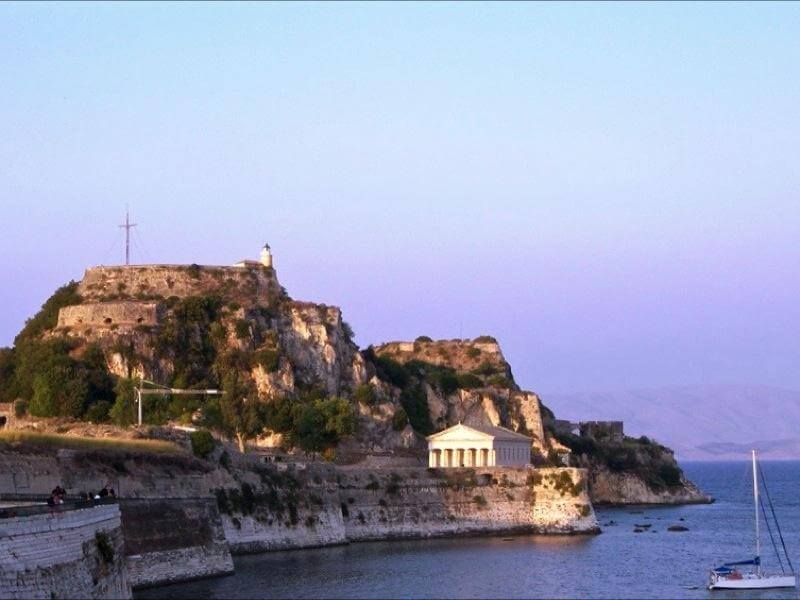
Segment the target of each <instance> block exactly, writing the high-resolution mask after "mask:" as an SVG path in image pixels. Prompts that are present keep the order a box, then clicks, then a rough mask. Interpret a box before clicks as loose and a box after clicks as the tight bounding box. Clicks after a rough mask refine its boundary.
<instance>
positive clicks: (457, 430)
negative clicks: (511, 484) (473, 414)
mask: <svg viewBox="0 0 800 600" xmlns="http://www.w3.org/2000/svg"><path fill="white" fill-rule="evenodd" d="M459 435H461V436H463V437H465V438H467V439H469V438H470V437H472V438H475V437H479V438H490V439H493V440H506V441H510V442H522V441H526V442H531V441H532V439H533V438H530V437H528V436H527V435H522V434H521V433H517V432H516V431H511V430H510V429H506V428H505V427H499V426H495V425H464V424H463V423H459V424H458V425H453V426H452V427H448V428H447V429H445V430H443V431H440V432H438V433H434V434H433V435H429V436H428V437H427V438H425V439H427V440H428V441H431V440H437V439H442V438H444V437H454V436H456V437H457V436H459Z"/></svg>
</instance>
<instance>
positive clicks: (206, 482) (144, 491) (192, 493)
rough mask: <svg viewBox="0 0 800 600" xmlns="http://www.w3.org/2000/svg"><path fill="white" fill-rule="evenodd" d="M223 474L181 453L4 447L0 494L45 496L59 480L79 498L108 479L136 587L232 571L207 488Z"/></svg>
mask: <svg viewBox="0 0 800 600" xmlns="http://www.w3.org/2000/svg"><path fill="white" fill-rule="evenodd" d="M225 473H226V472H225V471H216V470H213V469H211V468H210V467H209V466H208V465H207V464H205V463H203V462H201V461H199V460H195V459H193V458H191V457H188V456H181V455H177V456H169V455H146V454H145V455H139V456H133V455H126V454H122V453H119V454H117V453H101V452H75V451H66V450H60V451H58V452H57V453H50V452H32V453H24V452H0V499H3V498H14V497H37V496H38V497H44V496H46V495H48V494H49V493H50V490H51V489H52V488H53V487H54V485H55V484H56V483H59V484H61V485H62V486H63V487H64V488H65V489H66V490H67V494H68V495H70V496H72V497H77V495H78V494H79V493H80V492H82V491H89V492H96V491H97V490H99V489H101V488H102V487H103V486H104V485H106V484H110V485H111V486H112V487H113V488H114V489H115V490H116V492H117V494H118V496H119V497H120V505H119V508H120V510H121V512H122V532H123V534H124V537H125V544H124V546H120V549H119V556H120V557H124V559H125V560H126V561H127V564H128V565H129V566H130V572H129V574H128V575H127V576H126V578H127V579H128V580H129V581H130V585H131V586H133V587H134V588H137V587H143V586H148V585H155V584H160V583H168V582H175V581H185V580H188V579H195V578H197V577H208V576H212V575H223V574H226V573H231V572H233V563H232V560H231V555H230V550H229V549H228V545H227V543H226V540H225V535H224V532H223V530H222V524H221V522H220V519H219V513H218V511H217V507H216V502H215V501H214V499H213V497H212V495H211V493H210V492H209V489H210V487H213V484H212V483H210V482H211V481H215V477H218V476H224V474H225ZM115 508H116V507H115Z"/></svg>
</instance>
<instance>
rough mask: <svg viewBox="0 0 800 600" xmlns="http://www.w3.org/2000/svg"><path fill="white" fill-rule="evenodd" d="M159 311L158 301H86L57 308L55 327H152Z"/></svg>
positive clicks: (156, 322)
mask: <svg viewBox="0 0 800 600" xmlns="http://www.w3.org/2000/svg"><path fill="white" fill-rule="evenodd" d="M160 312H163V311H160V310H159V305H158V303H156V302H152V301H150V302H133V301H129V300H117V301H112V302H87V303H85V304H77V305H74V306H67V307H64V308H62V309H61V310H59V312H58V325H57V327H78V328H80V327H107V328H116V327H136V326H137V325H144V326H149V327H153V326H155V325H157V324H158V322H159V313H160Z"/></svg>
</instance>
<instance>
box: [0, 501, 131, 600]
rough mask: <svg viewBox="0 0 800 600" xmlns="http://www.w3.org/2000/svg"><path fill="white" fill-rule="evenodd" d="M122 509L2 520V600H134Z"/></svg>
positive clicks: (101, 508) (103, 508) (99, 508)
mask: <svg viewBox="0 0 800 600" xmlns="http://www.w3.org/2000/svg"><path fill="white" fill-rule="evenodd" d="M130 597H131V585H130V581H129V579H128V572H127V563H126V561H125V556H124V553H123V536H122V528H121V523H120V511H119V507H118V506H117V505H114V504H112V505H101V506H95V507H90V508H82V509H77V510H68V511H64V512H53V513H49V512H47V513H44V514H34V515H30V516H21V517H14V518H5V519H0V598H9V599H12V598H13V599H16V598H130Z"/></svg>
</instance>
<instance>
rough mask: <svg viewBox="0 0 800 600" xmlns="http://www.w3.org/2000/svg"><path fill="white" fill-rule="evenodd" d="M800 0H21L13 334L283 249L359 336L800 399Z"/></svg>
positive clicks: (575, 377)
mask: <svg viewBox="0 0 800 600" xmlns="http://www.w3.org/2000/svg"><path fill="white" fill-rule="evenodd" d="M798 64H800V5H798V4H771V5H751V4H727V5H718V4H662V5H659V4H656V5H653V4H649V5H648V4H618V5H598V4H505V5H498V4H467V5H464V6H461V5H452V4H414V5H378V6H375V5H358V4H356V5H352V4H351V5H329V4H295V5H288V4H274V5H265V4H256V5H235V6H219V5H208V4H202V5H194V6H187V5H138V4H125V5H123V4H109V5H92V6H88V5H75V4H67V5H53V4H39V5H28V4H2V5H0V82H2V85H1V86H0V88H2V90H3V92H2V93H0V132H1V133H2V135H0V190H2V192H1V193H2V200H1V201H0V205H1V206H2V215H3V221H2V223H3V226H2V235H0V278H2V279H1V280H2V281H3V285H2V286H0V306H2V309H3V310H2V311H0V344H10V343H11V341H12V339H13V337H14V335H15V334H16V332H17V331H18V330H19V329H20V327H21V326H22V324H23V322H24V320H25V318H26V317H28V316H30V315H31V314H33V312H35V310H36V309H37V308H38V306H39V305H40V304H41V303H42V301H43V300H44V299H45V298H46V297H47V296H48V295H49V294H50V293H51V292H52V291H53V289H54V288H55V287H56V286H58V285H60V284H62V283H64V282H65V281H67V280H69V279H70V278H80V277H81V274H82V272H83V269H84V268H85V267H86V266H88V265H92V264H99V263H106V264H111V263H115V262H120V261H121V260H122V256H123V254H122V237H121V232H120V231H119V230H118V228H117V227H116V225H117V224H118V223H119V222H121V220H122V218H123V215H124V209H125V204H126V203H129V204H130V205H131V211H132V216H133V218H134V220H135V221H137V222H138V223H139V227H138V232H137V236H138V237H136V238H135V239H134V241H135V245H134V252H133V258H134V261H135V262H179V263H191V262H197V263H217V264H227V263H232V262H233V261H235V260H237V259H240V258H243V257H255V256H256V255H257V253H258V249H259V247H260V246H261V244H263V242H264V241H269V242H270V243H271V245H272V246H273V249H274V252H275V261H276V267H277V270H278V276H279V278H280V279H281V281H282V282H283V284H284V285H285V286H286V287H287V289H288V290H289V292H290V294H291V295H292V296H293V297H295V298H298V299H305V300H314V301H319V302H326V303H330V304H338V305H341V306H342V307H343V310H344V315H345V319H346V320H347V321H348V322H350V323H351V325H352V327H353V329H354V330H355V331H356V336H357V341H358V342H359V343H360V344H362V345H367V344H369V343H373V342H380V341H385V340H391V339H413V338H414V337H416V336H418V335H422V334H425V335H429V336H431V337H448V338H449V337H459V336H464V337H467V336H470V337H472V336H476V335H480V334H484V333H489V334H493V335H495V336H496V337H497V338H498V339H499V340H500V342H501V343H502V345H503V348H504V350H505V353H506V356H507V358H508V359H509V361H510V362H511V364H512V366H513V368H514V372H515V375H516V377H517V379H518V381H519V382H520V383H521V384H522V385H523V386H525V387H527V388H530V389H534V390H537V391H539V392H543V393H545V394H546V393H547V392H548V391H551V392H553V391H560V392H569V391H576V390H592V389H622V388H629V387H642V386H659V385H680V384H694V383H704V384H713V383H723V382H733V383H758V384H769V385H776V386H782V387H788V388H795V389H798V388H800V371H798V369H797V365H798V364H800V341H798V337H799V336H798V331H799V330H800V302H798V293H797V281H798V275H800V244H798V239H800V236H799V235H798V234H800V194H798V192H799V191H800V190H799V189H798V188H799V185H798V184H800V171H799V170H798V168H797V165H798V162H799V161H798V139H800V78H798V77H797V69H798V68H797V65H798Z"/></svg>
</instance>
